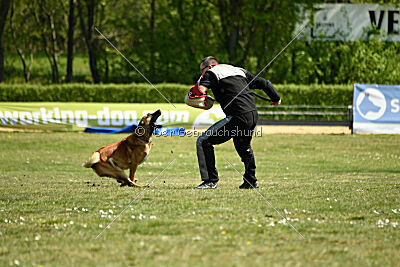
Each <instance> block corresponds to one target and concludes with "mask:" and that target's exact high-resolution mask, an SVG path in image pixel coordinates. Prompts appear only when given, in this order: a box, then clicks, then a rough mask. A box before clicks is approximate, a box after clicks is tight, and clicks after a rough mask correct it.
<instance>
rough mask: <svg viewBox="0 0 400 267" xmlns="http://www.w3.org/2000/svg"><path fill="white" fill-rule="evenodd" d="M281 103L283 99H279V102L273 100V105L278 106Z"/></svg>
mask: <svg viewBox="0 0 400 267" xmlns="http://www.w3.org/2000/svg"><path fill="white" fill-rule="evenodd" d="M280 104H281V100H280V99H279V101H278V102H271V105H274V106H277V105H280Z"/></svg>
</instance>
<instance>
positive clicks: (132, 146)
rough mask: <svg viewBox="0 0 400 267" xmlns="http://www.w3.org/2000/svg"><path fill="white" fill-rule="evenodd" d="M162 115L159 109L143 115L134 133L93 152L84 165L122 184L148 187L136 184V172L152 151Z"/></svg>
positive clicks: (101, 175)
mask: <svg viewBox="0 0 400 267" xmlns="http://www.w3.org/2000/svg"><path fill="white" fill-rule="evenodd" d="M160 115H161V111H160V110H157V111H156V112H154V113H153V114H150V113H149V114H147V115H145V116H143V118H142V119H141V120H140V123H139V125H138V127H137V128H136V129H135V132H134V133H133V134H131V135H129V136H128V137H126V138H124V139H122V140H121V141H119V142H116V143H113V144H110V145H106V146H104V147H102V148H100V149H99V150H97V151H95V152H93V154H92V156H91V157H90V158H89V160H88V161H87V162H86V163H84V164H83V165H82V166H83V167H85V168H92V169H93V170H94V171H95V172H96V173H97V174H98V175H99V176H100V177H103V176H106V177H111V178H115V179H117V181H118V182H119V183H121V186H125V185H128V186H136V187H148V185H138V184H136V179H135V173H136V170H137V167H138V166H139V164H141V163H142V162H143V161H145V160H146V158H147V156H148V155H149V153H150V148H151V136H152V134H153V131H154V129H155V128H160V127H161V126H159V125H156V124H155V122H156V120H157V118H158V117H159V116H160ZM126 169H129V177H128V176H127V175H126V173H125V172H124V170H126Z"/></svg>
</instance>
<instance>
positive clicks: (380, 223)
mask: <svg viewBox="0 0 400 267" xmlns="http://www.w3.org/2000/svg"><path fill="white" fill-rule="evenodd" d="M376 224H377V225H378V227H379V228H381V227H383V226H384V222H383V221H382V220H378V221H377V223H376Z"/></svg>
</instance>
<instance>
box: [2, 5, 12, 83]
mask: <svg viewBox="0 0 400 267" xmlns="http://www.w3.org/2000/svg"><path fill="white" fill-rule="evenodd" d="M10 2H11V0H1V2H0V82H3V81H4V49H3V31H4V25H5V24H6V20H7V14H8V10H9V8H10Z"/></svg>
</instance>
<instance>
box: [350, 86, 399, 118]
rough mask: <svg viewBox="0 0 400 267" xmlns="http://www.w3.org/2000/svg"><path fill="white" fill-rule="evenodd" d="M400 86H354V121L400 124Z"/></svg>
mask: <svg viewBox="0 0 400 267" xmlns="http://www.w3.org/2000/svg"><path fill="white" fill-rule="evenodd" d="M399 99H400V86H396V85H368V84H355V85H354V100H353V101H354V103H353V110H354V111H353V121H354V122H373V123H400V104H399Z"/></svg>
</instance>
